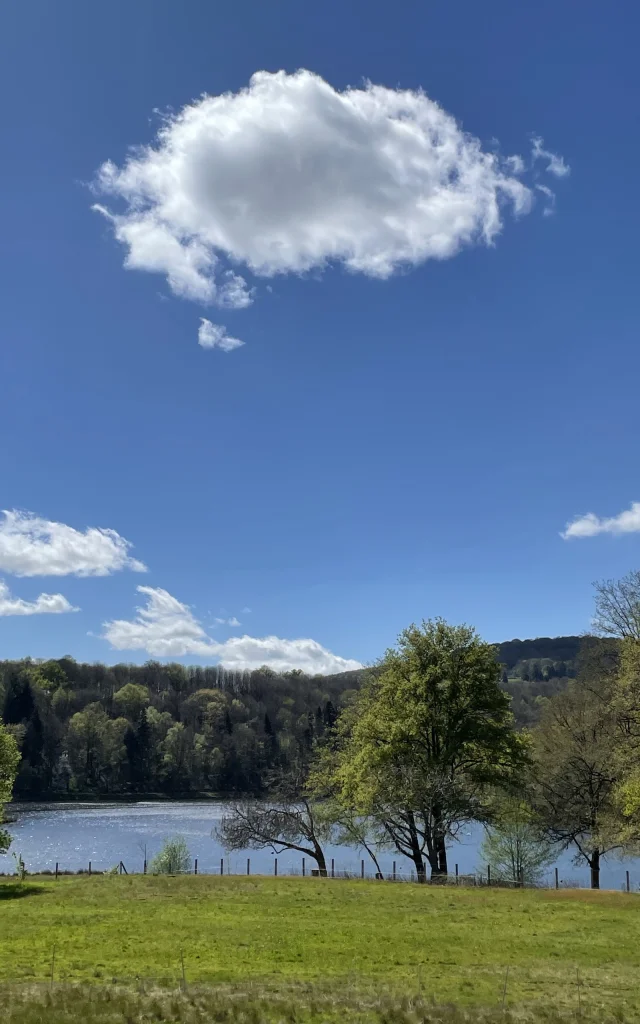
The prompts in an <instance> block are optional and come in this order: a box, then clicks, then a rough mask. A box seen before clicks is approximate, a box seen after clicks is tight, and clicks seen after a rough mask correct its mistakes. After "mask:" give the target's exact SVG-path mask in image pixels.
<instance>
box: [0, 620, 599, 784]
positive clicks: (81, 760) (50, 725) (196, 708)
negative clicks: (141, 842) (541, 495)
mask: <svg viewBox="0 0 640 1024" xmlns="http://www.w3.org/2000/svg"><path fill="white" fill-rule="evenodd" d="M580 642H581V638H580V637H553V638H548V637H545V638H539V639H537V640H510V641H508V642H506V643H504V644H501V645H499V646H498V658H499V661H500V662H501V663H502V664H503V666H504V671H503V676H502V685H503V688H504V689H505V690H506V691H507V692H508V693H509V694H510V695H511V697H512V707H513V711H514V714H515V717H516V722H517V724H518V725H528V724H531V723H533V722H535V721H536V720H537V718H538V715H539V710H540V702H539V698H540V697H544V696H551V695H552V694H553V693H556V692H558V691H559V690H561V689H563V688H564V687H565V686H566V684H567V680H568V679H569V678H571V677H572V676H573V675H574V674H575V659H576V657H577V654H578V650H579V646H580ZM363 676H364V670H363V671H361V672H346V673H342V674H339V675H334V676H315V677H313V678H311V677H308V676H305V675H303V674H302V673H301V672H297V671H294V672H288V673H285V674H276V673H274V672H272V671H270V670H269V669H261V670H258V671H254V672H244V673H241V672H229V671H226V670H225V669H222V668H220V667H206V668H201V667H195V666H190V667H184V666H183V665H179V664H160V663H159V662H147V663H146V664H145V665H127V664H120V665H102V664H92V665H89V664H82V663H79V662H76V661H74V660H73V659H72V658H70V657H65V658H60V659H56V660H50V661H45V662H35V661H29V660H27V661H20V662H12V661H5V662H0V708H1V709H2V719H3V721H4V722H5V723H6V724H7V725H8V726H9V727H10V730H11V731H12V732H13V733H14V735H15V737H16V739H17V740H18V743H19V746H20V749H21V752H22V764H21V768H20V773H19V775H18V779H17V783H16V787H15V796H16V798H22V799H35V798H44V797H51V796H56V795H59V796H71V797H72V796H80V795H89V794H101V795H118V794H126V793H133V794H135V793H139V794H141V793H146V794H151V793H157V794H165V795H167V796H169V795H174V796H178V795H188V794H196V793H207V792H208V793H260V792H263V791H264V789H265V786H266V780H267V777H268V774H269V772H270V771H271V770H272V769H274V768H284V767H286V766H287V765H288V764H289V763H290V761H291V759H292V758H294V757H295V756H297V752H298V751H299V750H300V749H301V748H305V747H309V748H310V747H311V746H312V745H313V743H314V740H315V739H317V738H319V737H321V736H322V735H323V734H324V733H325V731H326V730H327V729H328V728H331V726H332V725H333V723H334V721H335V718H336V715H337V712H338V710H339V708H340V707H341V705H342V704H343V703H344V702H345V700H347V699H348V697H349V695H350V693H352V692H353V691H354V690H356V689H358V688H359V686H360V684H361V680H362V678H363Z"/></svg>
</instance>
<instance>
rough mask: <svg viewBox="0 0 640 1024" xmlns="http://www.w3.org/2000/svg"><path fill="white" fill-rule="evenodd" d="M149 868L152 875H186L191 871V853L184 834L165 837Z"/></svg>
mask: <svg viewBox="0 0 640 1024" xmlns="http://www.w3.org/2000/svg"><path fill="white" fill-rule="evenodd" d="M149 870H150V871H151V874H152V875H185V874H188V873H189V872H190V871H191V854H190V853H189V848H188V846H187V844H186V842H185V840H184V839H183V838H182V836H174V837H173V838H172V839H165V841H164V843H163V846H162V849H161V850H160V853H158V854H157V855H156V856H155V857H154V858H153V860H152V861H151V864H150V865H149Z"/></svg>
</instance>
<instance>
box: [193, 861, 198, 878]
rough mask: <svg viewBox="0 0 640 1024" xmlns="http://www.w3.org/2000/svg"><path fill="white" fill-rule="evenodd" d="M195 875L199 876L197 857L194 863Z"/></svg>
mask: <svg viewBox="0 0 640 1024" xmlns="http://www.w3.org/2000/svg"><path fill="white" fill-rule="evenodd" d="M193 873H194V875H197V874H198V858H197V857H196V859H195V860H194V862H193Z"/></svg>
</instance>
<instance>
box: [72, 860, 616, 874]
mask: <svg viewBox="0 0 640 1024" xmlns="http://www.w3.org/2000/svg"><path fill="white" fill-rule="evenodd" d="M89 874H91V861H89ZM627 874H629V872H628V871H627Z"/></svg>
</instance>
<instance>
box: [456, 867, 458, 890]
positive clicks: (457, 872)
mask: <svg viewBox="0 0 640 1024" xmlns="http://www.w3.org/2000/svg"><path fill="white" fill-rule="evenodd" d="M457 884H458V865H457V864H456V885H457Z"/></svg>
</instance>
